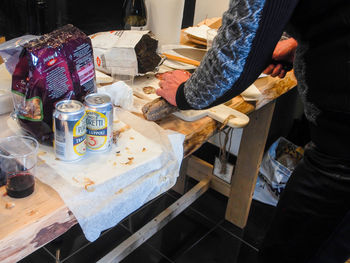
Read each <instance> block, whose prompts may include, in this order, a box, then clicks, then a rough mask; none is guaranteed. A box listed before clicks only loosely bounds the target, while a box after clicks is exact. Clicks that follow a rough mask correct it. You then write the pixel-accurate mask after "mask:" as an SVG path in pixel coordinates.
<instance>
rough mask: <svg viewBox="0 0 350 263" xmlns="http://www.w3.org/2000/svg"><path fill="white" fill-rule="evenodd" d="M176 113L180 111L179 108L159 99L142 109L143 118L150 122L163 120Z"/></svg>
mask: <svg viewBox="0 0 350 263" xmlns="http://www.w3.org/2000/svg"><path fill="white" fill-rule="evenodd" d="M175 111H178V108H177V107H175V106H173V105H171V104H170V103H168V102H167V101H166V100H165V99H163V98H157V99H155V100H153V101H151V102H149V103H147V104H145V105H144V106H143V107H142V112H143V116H144V117H145V119H146V120H149V121H158V120H161V119H163V118H165V117H167V116H168V115H170V114H171V113H173V112H175Z"/></svg>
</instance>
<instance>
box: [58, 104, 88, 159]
mask: <svg viewBox="0 0 350 263" xmlns="http://www.w3.org/2000/svg"><path fill="white" fill-rule="evenodd" d="M53 131H54V151H55V154H56V157H57V158H58V159H60V160H62V161H76V160H79V159H81V158H82V157H83V156H84V155H85V153H86V113H85V107H84V105H83V104H82V103H81V102H79V101H76V100H62V101H59V102H57V103H56V106H55V110H54V112H53Z"/></svg>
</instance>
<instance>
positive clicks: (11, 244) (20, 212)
mask: <svg viewBox="0 0 350 263" xmlns="http://www.w3.org/2000/svg"><path fill="white" fill-rule="evenodd" d="M255 85H256V87H257V88H258V89H259V90H260V91H261V92H262V94H263V96H262V99H261V100H260V101H258V102H257V103H248V102H245V101H244V100H243V98H242V97H241V96H237V97H235V98H234V99H232V100H231V101H230V102H228V103H226V105H228V106H230V107H232V108H234V109H236V110H239V111H241V112H243V113H246V114H249V113H250V112H252V111H254V110H255V109H259V108H261V107H263V106H264V105H266V104H267V103H269V102H270V101H272V100H275V99H276V98H278V97H279V96H280V95H282V94H284V93H286V92H287V91H288V90H290V89H291V88H293V87H294V86H295V85H296V80H295V78H294V75H293V73H291V72H290V73H288V75H287V76H286V78H284V79H278V78H272V77H266V78H262V79H258V80H257V81H256V82H255ZM6 118H8V116H7V115H6V116H4V115H2V116H1V115H0V123H1V125H3V124H6ZM159 125H160V126H161V127H163V128H165V129H171V130H175V131H177V132H180V133H183V134H185V135H186V139H185V142H184V154H185V156H187V155H189V154H191V153H193V152H194V151H195V150H196V149H198V148H199V147H200V146H201V145H202V144H203V143H204V142H206V141H207V140H208V139H209V137H211V136H212V135H213V134H214V133H215V132H216V130H217V127H218V126H219V125H218V123H217V122H216V121H214V120H213V119H211V118H209V117H205V118H202V119H200V120H198V121H195V122H185V121H182V120H180V119H178V118H176V117H175V116H173V115H171V116H169V117H168V118H167V119H164V120H162V121H160V122H159ZM2 136H7V135H4V133H3V134H2ZM0 196H1V198H0V219H1V220H0V262H3V263H5V262H16V261H18V260H19V259H21V258H23V257H25V256H26V255H28V254H30V253H32V252H34V251H35V250H36V249H38V248H40V247H41V246H43V245H45V244H46V243H48V242H50V241H51V240H53V239H54V238H56V237H58V236H60V235H61V234H63V233H64V232H66V231H67V230H68V229H69V228H70V227H72V226H73V225H74V224H76V220H75V218H74V216H73V214H72V213H71V212H70V211H69V209H68V208H67V206H66V205H65V204H64V202H63V201H62V199H61V198H60V197H59V195H58V194H57V192H55V191H54V190H53V189H52V188H51V187H49V186H48V185H45V184H43V183H41V182H40V181H37V182H36V189H35V191H34V193H33V194H32V195H30V196H29V197H26V198H24V199H13V198H10V197H8V196H7V195H6V193H5V189H4V187H1V188H0ZM6 205H10V206H11V205H14V207H13V208H11V209H8V208H6Z"/></svg>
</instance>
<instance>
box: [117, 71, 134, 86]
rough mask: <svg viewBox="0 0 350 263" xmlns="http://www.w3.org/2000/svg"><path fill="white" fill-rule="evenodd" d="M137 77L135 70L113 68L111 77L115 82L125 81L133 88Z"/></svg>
mask: <svg viewBox="0 0 350 263" xmlns="http://www.w3.org/2000/svg"><path fill="white" fill-rule="evenodd" d="M135 75H136V72H135V69H134V68H112V73H111V77H112V78H113V81H114V82H117V81H123V82H124V83H125V84H126V85H129V86H132V85H133V84H134V77H135Z"/></svg>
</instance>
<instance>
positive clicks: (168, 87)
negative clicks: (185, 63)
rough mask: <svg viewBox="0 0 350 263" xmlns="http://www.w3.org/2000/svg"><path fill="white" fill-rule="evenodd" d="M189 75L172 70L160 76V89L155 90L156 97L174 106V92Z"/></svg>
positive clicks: (181, 71) (182, 71)
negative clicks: (160, 97)
mask: <svg viewBox="0 0 350 263" xmlns="http://www.w3.org/2000/svg"><path fill="white" fill-rule="evenodd" d="M190 76H191V74H190V73H189V72H187V71H184V70H174V71H169V72H166V73H164V74H163V75H162V80H161V81H160V82H159V87H160V89H157V90H156V93H157V95H159V96H162V97H163V98H164V99H166V100H167V101H168V102H169V103H170V104H172V105H174V106H177V105H176V92H177V89H178V88H179V86H180V85H181V84H182V83H183V82H185V81H186V80H188V79H189V77H190Z"/></svg>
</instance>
